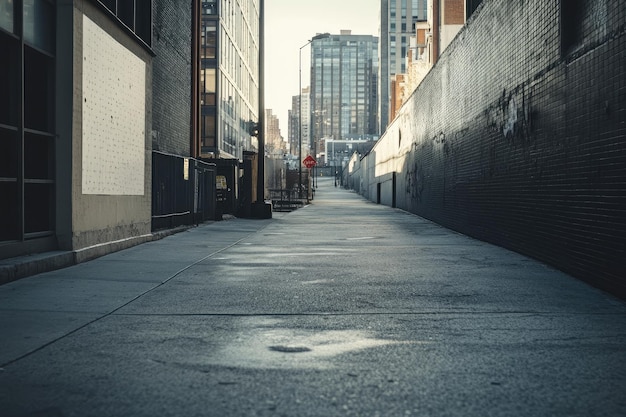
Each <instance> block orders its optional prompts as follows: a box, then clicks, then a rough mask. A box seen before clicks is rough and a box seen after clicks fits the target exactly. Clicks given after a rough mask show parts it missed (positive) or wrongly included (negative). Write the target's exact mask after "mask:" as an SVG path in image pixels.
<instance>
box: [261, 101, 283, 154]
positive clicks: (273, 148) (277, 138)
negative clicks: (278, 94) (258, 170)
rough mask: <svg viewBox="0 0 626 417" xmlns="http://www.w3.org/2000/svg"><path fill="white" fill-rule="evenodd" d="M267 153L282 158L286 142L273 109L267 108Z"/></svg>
mask: <svg viewBox="0 0 626 417" xmlns="http://www.w3.org/2000/svg"><path fill="white" fill-rule="evenodd" d="M264 126H265V136H264V138H265V154H266V155H269V156H270V157H272V158H282V157H283V156H284V154H285V152H286V143H285V141H284V139H283V136H282V135H281V134H280V123H279V120H278V117H277V116H276V115H275V114H274V112H273V111H272V109H265V123H264Z"/></svg>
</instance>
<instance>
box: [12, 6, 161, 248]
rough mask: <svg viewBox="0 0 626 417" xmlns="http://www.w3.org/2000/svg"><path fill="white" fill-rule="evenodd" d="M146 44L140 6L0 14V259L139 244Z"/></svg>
mask: <svg viewBox="0 0 626 417" xmlns="http://www.w3.org/2000/svg"><path fill="white" fill-rule="evenodd" d="M151 44H152V2H151V1H140V0H137V1H132V2H116V1H104V0H101V1H96V0H91V1H72V0H56V1H55V0H40V1H4V2H2V3H1V4H0V53H1V54H2V56H3V60H2V64H1V65H0V155H1V156H0V158H1V159H0V195H1V198H0V201H1V202H0V258H7V257H13V256H18V255H21V254H26V253H36V252H43V251H47V250H54V249H61V250H71V251H74V257H75V258H77V259H78V258H81V257H85V256H90V255H89V254H93V253H95V252H97V251H98V250H100V248H102V247H103V245H104V246H106V245H107V243H109V242H114V241H115V242H118V243H119V245H118V246H120V245H124V244H126V243H129V244H131V243H132V242H137V241H140V240H141V239H143V238H144V237H145V236H146V235H147V234H149V233H150V230H151V229H150V218H151V213H150V202H151V187H150V180H151V158H150V151H151V137H150V131H151V129H150V128H151V125H152V68H153V56H154V53H153V51H152V49H151ZM68 45H71V47H68Z"/></svg>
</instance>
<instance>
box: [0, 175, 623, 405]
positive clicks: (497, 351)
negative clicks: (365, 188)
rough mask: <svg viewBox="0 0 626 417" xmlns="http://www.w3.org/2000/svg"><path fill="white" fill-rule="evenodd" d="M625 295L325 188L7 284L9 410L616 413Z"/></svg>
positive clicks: (1, 356)
mask: <svg viewBox="0 0 626 417" xmlns="http://www.w3.org/2000/svg"><path fill="white" fill-rule="evenodd" d="M625 346H626V304H625V303H624V302H623V301H620V300H618V299H616V298H614V297H612V296H610V295H608V294H605V293H603V292H601V291H599V290H596V289H594V288H591V287H589V286H587V285H586V284H584V283H582V282H580V281H578V280H575V279H573V278H571V277H569V276H567V275H565V274H563V273H560V272H559V271H555V270H553V269H551V268H549V267H547V266H545V265H543V264H540V263H537V262H535V261H533V260H531V259H528V258H526V257H523V256H521V255H519V254H516V253H512V252H509V251H506V250H504V249H502V248H498V247H495V246H492V245H489V244H486V243H484V242H480V241H476V240H474V239H471V238H468V237H466V236H463V235H460V234H457V233H455V232H452V231H450V230H447V229H444V228H441V227H439V226H437V225H435V224H433V223H431V222H429V221H426V220H424V219H421V218H419V217H416V216H413V215H411V214H408V213H405V212H402V211H399V210H394V209H390V208H388V207H384V206H379V205H376V204H373V203H370V202H367V201H365V200H363V199H362V198H361V197H359V196H358V195H355V194H354V193H350V192H348V191H345V190H341V189H338V188H335V187H333V183H332V179H329V178H322V179H320V186H319V188H318V191H317V193H316V199H315V201H314V202H313V204H312V205H310V206H307V207H305V208H303V209H299V210H297V211H295V212H292V213H288V214H285V213H274V218H273V219H270V220H246V219H231V220H227V221H223V222H215V223H210V224H206V225H202V226H200V227H197V228H193V229H189V230H187V231H185V232H182V233H179V234H176V235H173V236H170V237H167V238H165V239H162V240H158V241H154V242H149V243H145V244H143V245H140V246H136V247H133V248H130V249H126V250H124V251H121V252H117V253H113V254H110V255H107V256H104V257H102V258H98V259H96V260H93V261H90V262H87V263H83V264H79V265H76V266H73V267H70V268H65V269H61V270H57V271H54V272H49V273H44V274H40V275H36V276H33V277H30V278H26V279H22V280H19V281H15V282H11V283H9V284H6V285H3V286H0V368H1V369H0V415H2V416H83V417H84V416H619V415H626V400H624V399H623V398H622V397H623V393H624V392H625V390H626V348H625Z"/></svg>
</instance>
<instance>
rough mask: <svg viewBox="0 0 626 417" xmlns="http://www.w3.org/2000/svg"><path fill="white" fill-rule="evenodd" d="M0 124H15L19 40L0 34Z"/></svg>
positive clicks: (17, 93)
mask: <svg viewBox="0 0 626 417" xmlns="http://www.w3.org/2000/svg"><path fill="white" fill-rule="evenodd" d="M0 37H1V38H0V56H1V57H3V58H4V59H3V62H2V65H0V124H6V125H11V126H17V111H18V107H19V105H18V100H17V99H18V95H19V91H18V83H17V82H16V80H17V79H18V76H19V75H18V74H19V67H18V50H19V42H18V41H17V40H16V39H13V38H12V37H10V36H6V35H2V34H0Z"/></svg>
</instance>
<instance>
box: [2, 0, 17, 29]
mask: <svg viewBox="0 0 626 417" xmlns="http://www.w3.org/2000/svg"><path fill="white" fill-rule="evenodd" d="M14 16H15V11H14V8H13V2H12V1H6V0H3V1H0V28H2V29H4V30H6V31H9V32H13V28H14V26H15V24H14Z"/></svg>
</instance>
